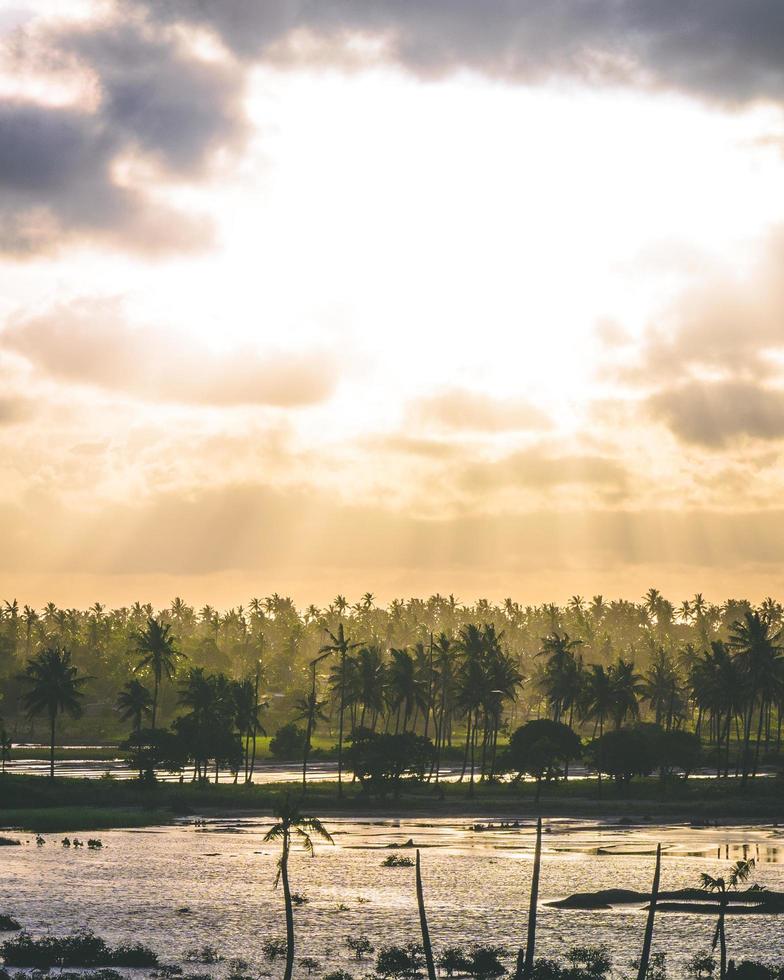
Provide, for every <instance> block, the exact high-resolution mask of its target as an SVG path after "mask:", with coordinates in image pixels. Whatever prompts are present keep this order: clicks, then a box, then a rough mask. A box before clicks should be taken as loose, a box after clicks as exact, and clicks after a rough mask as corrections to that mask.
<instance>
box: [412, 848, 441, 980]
mask: <svg viewBox="0 0 784 980" xmlns="http://www.w3.org/2000/svg"><path fill="white" fill-rule="evenodd" d="M416 893H417V906H418V908H419V927H420V929H421V930H422V949H423V950H424V952H425V963H426V964H427V977H428V980H437V976H436V965H435V961H434V960H433V947H432V945H431V943H430V929H429V928H428V925H427V910H426V909H425V895H424V891H423V889H422V870H421V867H420V862H419V848H417V852H416Z"/></svg>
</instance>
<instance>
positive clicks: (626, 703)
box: [607, 657, 642, 731]
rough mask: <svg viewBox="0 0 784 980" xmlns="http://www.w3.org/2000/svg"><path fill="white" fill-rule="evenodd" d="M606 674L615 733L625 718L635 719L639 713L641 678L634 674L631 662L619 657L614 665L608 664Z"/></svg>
mask: <svg viewBox="0 0 784 980" xmlns="http://www.w3.org/2000/svg"><path fill="white" fill-rule="evenodd" d="M607 673H608V674H609V675H610V686H611V688H612V695H613V707H612V717H613V721H614V722H615V728H616V731H617V730H618V729H620V727H621V726H622V725H623V723H624V721H625V720H626V718H627V717H629V716H631V717H632V718H636V717H637V716H638V715H639V713H640V705H639V701H638V698H639V696H640V693H641V691H642V686H641V680H642V678H641V677H640V675H639V674H636V673H635V672H634V664H633V663H632V661H631V660H624V659H623V658H622V657H619V658H618V660H617V661H616V662H615V663H614V664H610V667H609V669H608V671H607Z"/></svg>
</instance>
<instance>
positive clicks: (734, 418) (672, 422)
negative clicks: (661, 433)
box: [646, 381, 784, 449]
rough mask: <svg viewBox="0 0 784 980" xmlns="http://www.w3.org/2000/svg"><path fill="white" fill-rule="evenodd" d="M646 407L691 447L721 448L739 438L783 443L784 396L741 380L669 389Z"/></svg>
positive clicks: (685, 385)
mask: <svg viewBox="0 0 784 980" xmlns="http://www.w3.org/2000/svg"><path fill="white" fill-rule="evenodd" d="M646 407H647V409H648V411H649V412H650V413H651V415H652V416H653V417H654V418H657V419H659V420H661V421H662V422H664V423H665V424H666V425H667V426H668V427H669V428H670V429H671V430H672V432H674V433H675V435H676V436H678V437H679V438H681V439H683V440H684V441H686V442H691V443H697V444H699V445H703V446H707V447H709V448H711V449H716V448H720V447H723V446H725V445H727V444H728V443H730V442H732V441H733V440H736V439H738V438H740V437H743V436H747V437H750V438H753V439H781V438H784V391H780V390H775V389H773V390H772V389H769V388H762V387H759V386H757V385H754V384H751V383H746V382H742V381H715V382H699V381H692V382H687V383H685V384H682V385H678V386H675V387H673V388H665V389H664V390H662V391H659V392H657V393H656V394H655V395H653V396H651V397H650V398H649V399H648V400H647V402H646Z"/></svg>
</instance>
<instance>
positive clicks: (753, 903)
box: [545, 888, 784, 915]
mask: <svg viewBox="0 0 784 980" xmlns="http://www.w3.org/2000/svg"><path fill="white" fill-rule="evenodd" d="M726 898H727V903H728V909H727V911H728V912H730V913H737V914H743V913H746V914H748V913H764V914H768V915H773V914H776V913H779V912H784V892H774V891H768V890H767V889H764V888H748V889H746V890H745V891H741V892H730V893H729V894H728V895H727V896H726ZM650 901H651V895H650V892H637V891H632V890H631V889H628V888H605V889H602V890H601V891H596V892H577V893H576V894H575V895H569V896H568V897H567V898H561V899H559V900H557V901H554V902H545V905H548V906H550V907H551V908H556V909H609V908H612V907H613V905H636V904H638V903H639V904H643V903H645V904H649V903H650ZM656 907H657V909H660V910H661V911H662V912H693V913H696V914H705V913H706V912H710V913H711V914H714V913H715V912H716V909H717V907H718V898H715V899H711V898H710V897H709V896H708V895H707V894H706V893H705V892H704V891H701V890H700V889H699V888H681V889H679V890H677V891H669V892H659V899H658V903H657V906H656Z"/></svg>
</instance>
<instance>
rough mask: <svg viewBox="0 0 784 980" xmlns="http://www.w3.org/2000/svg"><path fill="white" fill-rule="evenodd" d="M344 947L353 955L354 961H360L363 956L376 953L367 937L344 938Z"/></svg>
mask: <svg viewBox="0 0 784 980" xmlns="http://www.w3.org/2000/svg"><path fill="white" fill-rule="evenodd" d="M346 946H348V948H349V949H350V950H351V952H352V953H353V954H354V959H355V960H361V959H362V957H363V956H369V955H370V954H371V953H374V952H375V951H376V948H375V946H374V945H373V944H372V943H371V942H370V940H369V939H368V937H367V936H346Z"/></svg>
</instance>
